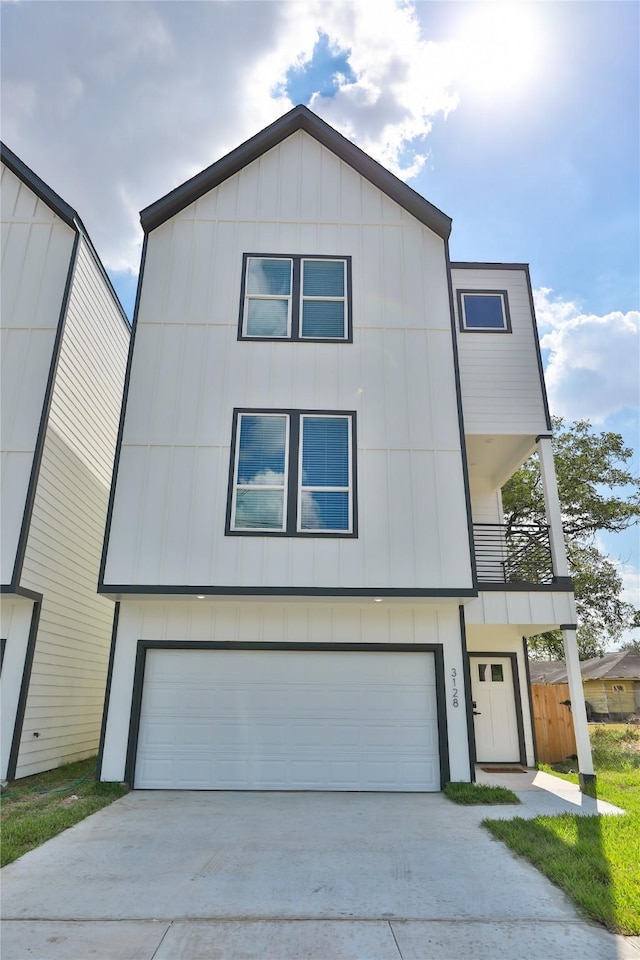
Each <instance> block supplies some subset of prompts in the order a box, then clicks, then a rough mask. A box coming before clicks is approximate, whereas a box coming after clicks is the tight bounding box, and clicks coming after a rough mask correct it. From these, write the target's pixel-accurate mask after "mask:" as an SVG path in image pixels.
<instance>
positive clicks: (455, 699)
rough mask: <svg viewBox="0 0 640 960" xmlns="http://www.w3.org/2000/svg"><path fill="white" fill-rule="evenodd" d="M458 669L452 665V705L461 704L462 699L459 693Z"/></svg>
mask: <svg viewBox="0 0 640 960" xmlns="http://www.w3.org/2000/svg"><path fill="white" fill-rule="evenodd" d="M457 678H458V671H457V670H456V668H455V667H451V705H452V706H454V707H459V706H460V699H459V694H458V679H457Z"/></svg>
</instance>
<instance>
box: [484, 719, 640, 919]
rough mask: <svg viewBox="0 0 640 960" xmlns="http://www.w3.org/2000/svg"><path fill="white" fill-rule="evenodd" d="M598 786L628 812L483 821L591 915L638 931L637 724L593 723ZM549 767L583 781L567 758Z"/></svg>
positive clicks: (602, 795) (639, 795)
mask: <svg viewBox="0 0 640 960" xmlns="http://www.w3.org/2000/svg"><path fill="white" fill-rule="evenodd" d="M591 743H592V749H593V757H594V766H595V769H596V772H597V782H596V785H595V789H594V790H593V791H591V792H592V793H593V795H594V796H595V795H597V796H598V797H599V798H600V799H603V800H608V801H609V802H610V803H613V804H615V805H616V806H619V807H622V808H623V809H624V810H626V814H625V815H624V816H601V817H598V816H592V817H583V816H579V815H577V814H571V813H565V814H562V815H561V816H556V817H536V818H535V819H534V820H524V819H522V818H520V817H518V818H516V819H514V820H485V821H483V823H484V826H486V827H487V828H488V829H489V830H490V831H491V833H492V834H493V835H494V836H495V837H497V838H498V839H499V840H502V841H503V842H504V843H506V844H507V846H509V847H510V848H511V849H512V850H514V851H515V852H516V853H519V854H521V855H522V856H524V857H526V858H527V860H529V861H530V862H531V863H533V864H534V866H536V867H537V868H538V869H539V870H540V871H541V872H542V873H544V874H545V875H546V876H547V877H549V879H550V880H552V881H553V882H554V883H556V884H558V886H560V887H562V889H563V890H564V891H565V892H566V893H567V894H569V896H570V897H571V898H572V899H573V901H574V902H575V903H576V904H577V906H578V907H580V909H581V910H583V911H584V912H585V913H586V914H588V916H590V917H591V918H593V919H594V920H597V921H599V922H600V923H603V924H604V925H605V926H606V927H608V928H609V929H610V930H612V931H615V932H616V933H624V934H628V935H632V934H636V935H637V934H640V868H639V864H640V751H639V750H637V749H636V747H637V745H638V744H639V743H640V734H639V733H638V732H637V731H636V730H634V729H633V728H631V727H629V728H621V725H618V729H608V728H607V727H604V726H598V727H596V728H594V729H593V730H592V731H591ZM558 766H559V769H555V768H552V767H544V768H543V769H545V770H547V771H548V772H549V773H554V774H556V775H557V776H561V777H563V778H564V779H567V780H572V781H573V782H574V783H577V781H578V776H577V773H575V772H568V771H567V766H568V765H567V764H564V765H562V764H560V765H558Z"/></svg>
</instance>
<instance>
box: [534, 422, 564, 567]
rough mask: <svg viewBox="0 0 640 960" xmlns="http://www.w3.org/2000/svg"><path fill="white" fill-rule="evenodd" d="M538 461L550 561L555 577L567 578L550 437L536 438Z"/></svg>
mask: <svg viewBox="0 0 640 960" xmlns="http://www.w3.org/2000/svg"><path fill="white" fill-rule="evenodd" d="M537 448H538V459H539V460H540V478H541V480H542V489H543V491H544V507H545V512H546V514H547V523H548V524H549V544H550V546H551V561H552V563H553V573H554V576H555V577H568V576H569V564H568V562H567V551H566V548H565V545H564V534H563V532H562V514H561V512H560V497H559V496H558V481H557V479H556V468H555V464H554V462H553V450H552V448H551V437H538V442H537Z"/></svg>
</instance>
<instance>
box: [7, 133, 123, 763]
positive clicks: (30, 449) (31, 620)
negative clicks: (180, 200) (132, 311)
mask: <svg viewBox="0 0 640 960" xmlns="http://www.w3.org/2000/svg"><path fill="white" fill-rule="evenodd" d="M1 187H2V311H1V323H2V397H1V413H2V430H1V435H0V440H1V443H2V502H1V510H2V516H1V541H0V542H1V548H2V559H1V574H2V579H1V582H2V604H1V628H0V637H1V639H2V653H3V659H2V673H1V684H2V697H1V703H2V705H1V711H2V714H1V732H0V737H1V751H0V753H1V767H0V779H2V780H6V779H13V778H16V777H23V776H27V775H29V774H32V773H38V772H40V771H42V770H48V769H50V768H52V767H55V766H58V765H59V764H61V763H64V762H67V761H71V760H77V759H81V758H83V757H86V756H90V755H91V753H92V752H95V751H96V749H97V747H98V742H99V734H100V722H101V717H102V708H103V703H104V690H105V683H106V676H107V664H108V657H109V644H110V638H111V629H112V622H113V617H114V604H113V601H111V600H110V599H109V598H107V597H103V596H98V594H97V592H96V584H97V579H98V570H99V563H100V550H101V546H102V541H103V536H104V524H105V518H106V511H107V503H108V497H109V488H110V483H111V473H112V467H113V457H114V451H115V441H116V436H117V431H118V421H119V415H120V406H121V400H122V389H123V384H124V373H125V367H126V358H127V351H128V346H129V340H130V328H129V324H128V321H127V319H126V317H125V315H124V313H123V312H122V308H121V306H120V304H119V302H118V299H117V297H116V295H115V293H114V291H113V289H112V287H111V284H110V283H109V281H108V279H107V276H106V274H105V272H104V269H103V267H102V265H101V263H100V261H99V259H98V257H97V255H96V252H95V250H94V248H93V246H92V244H91V241H90V239H89V237H88V235H87V233H86V230H85V229H84V227H83V225H82V223H81V221H80V220H79V218H78V216H77V214H76V212H75V211H74V210H73V209H72V208H71V207H70V206H69V205H68V204H66V203H65V202H64V201H63V200H61V198H60V197H58V196H57V195H56V194H55V193H54V192H53V191H52V190H51V189H50V188H49V187H48V186H47V185H46V184H45V183H44V182H43V181H42V180H40V178H39V177H37V176H36V175H35V174H34V173H33V172H32V171H31V170H29V168H28V167H26V166H25V164H24V163H22V161H21V160H19V158H18V157H16V156H15V154H13V153H12V152H11V151H10V150H9V149H8V148H6V147H5V146H4V145H3V146H2V184H1Z"/></svg>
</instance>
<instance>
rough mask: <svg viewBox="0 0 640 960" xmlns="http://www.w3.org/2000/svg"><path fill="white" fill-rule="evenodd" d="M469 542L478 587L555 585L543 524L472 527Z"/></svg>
mask: <svg viewBox="0 0 640 960" xmlns="http://www.w3.org/2000/svg"><path fill="white" fill-rule="evenodd" d="M473 540H474V545H475V552H476V569H477V572H478V583H479V584H483V583H486V584H488V583H491V584H495V583H511V584H513V583H521V584H523V588H524V589H526V587H524V585H525V584H545V583H549V584H551V583H554V582H555V581H556V578H555V577H554V573H553V562H552V559H551V545H550V542H549V527H548V526H547V524H545V523H526V524H524V523H523V524H518V525H517V526H516V525H514V526H508V525H507V524H502V523H474V525H473Z"/></svg>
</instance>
